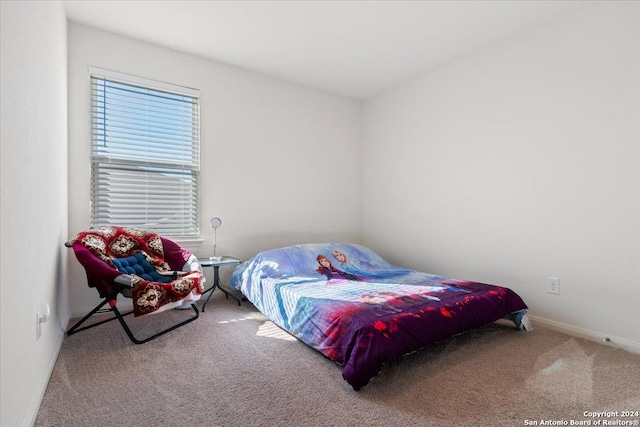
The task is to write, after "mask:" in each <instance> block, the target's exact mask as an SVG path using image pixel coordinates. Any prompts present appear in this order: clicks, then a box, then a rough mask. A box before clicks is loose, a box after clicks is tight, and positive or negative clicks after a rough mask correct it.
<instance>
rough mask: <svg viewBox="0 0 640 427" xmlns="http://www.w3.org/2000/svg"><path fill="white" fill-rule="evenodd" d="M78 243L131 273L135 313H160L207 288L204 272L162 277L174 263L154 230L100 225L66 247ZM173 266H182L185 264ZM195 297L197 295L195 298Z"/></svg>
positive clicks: (109, 262)
mask: <svg viewBox="0 0 640 427" xmlns="http://www.w3.org/2000/svg"><path fill="white" fill-rule="evenodd" d="M77 243H79V244H81V245H83V246H84V247H85V248H87V249H88V250H89V251H90V252H91V253H93V254H94V255H95V256H96V257H98V258H99V259H101V260H102V261H104V262H105V263H106V264H108V265H109V266H111V267H113V268H114V269H118V270H120V271H122V272H123V273H126V274H130V275H131V278H132V280H131V297H132V299H133V312H134V316H139V315H142V314H147V313H152V312H156V311H157V310H159V309H160V308H161V307H163V306H165V305H166V304H168V303H170V302H175V301H180V300H182V299H184V298H185V297H187V296H189V294H191V293H194V294H195V295H193V296H192V298H191V299H197V298H199V295H200V294H202V291H203V290H204V289H203V288H204V276H203V275H202V273H201V272H200V271H190V272H186V274H184V275H180V276H178V275H176V278H175V279H173V278H172V277H171V276H169V280H166V277H164V276H161V275H162V274H165V273H167V272H170V271H171V266H169V264H168V263H167V262H166V261H165V257H164V251H163V246H162V239H161V238H160V236H159V235H158V234H157V233H155V232H153V231H148V230H142V229H138V228H131V227H99V228H95V229H91V230H87V231H83V232H81V233H79V234H78V235H77V236H76V237H75V238H74V239H72V240H70V241H68V242H67V243H65V246H67V247H73V245H74V244H77ZM134 264H136V265H134ZM150 266H152V268H150ZM173 267H174V268H175V269H179V268H181V267H182V266H173ZM85 268H86V266H85ZM153 270H155V271H153ZM87 275H88V276H89V277H90V278H91V272H90V271H87ZM159 277H162V278H161V279H158V278H159ZM101 293H102V292H101ZM103 296H106V295H103ZM195 296H197V298H193V297H195ZM167 308H168V307H167Z"/></svg>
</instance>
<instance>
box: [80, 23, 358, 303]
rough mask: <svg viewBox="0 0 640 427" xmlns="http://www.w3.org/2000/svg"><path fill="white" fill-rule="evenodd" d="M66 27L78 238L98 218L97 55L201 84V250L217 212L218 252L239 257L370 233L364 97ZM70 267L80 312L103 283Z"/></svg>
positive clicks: (204, 252) (154, 75)
mask: <svg viewBox="0 0 640 427" xmlns="http://www.w3.org/2000/svg"><path fill="white" fill-rule="evenodd" d="M68 37H69V180H70V182H71V183H72V185H71V189H70V191H71V194H70V199H69V237H72V235H75V233H77V232H78V231H80V230H83V229H86V228H88V227H89V178H90V164H89V148H90V144H89V142H90V139H89V138H90V128H89V123H90V116H89V105H90V98H89V74H88V70H87V68H88V66H95V67H101V68H106V69H110V70H114V71H119V72H123V73H128V74H133V75H137V76H141V77H146V78H150V79H155V80H161V81H166V82H170V83H174V84H180V85H184V86H189V87H194V88H198V89H200V90H201V96H202V98H201V138H202V141H201V162H202V163H201V164H202V172H201V207H202V209H201V234H202V238H203V239H204V241H203V242H195V243H192V244H190V245H188V247H189V248H190V249H191V250H192V252H194V253H195V254H196V255H199V256H209V255H211V253H212V252H213V249H212V241H213V232H212V230H211V228H210V227H209V219H210V218H211V217H213V216H219V217H220V218H221V219H222V226H221V227H220V228H219V229H218V237H217V250H218V254H225V255H233V256H236V257H239V258H247V257H249V256H252V255H255V254H256V253H257V252H259V251H261V250H263V249H268V248H272V247H277V246H286V245H290V244H295V243H304V242H324V241H351V242H359V241H360V220H361V156H360V153H361V151H360V150H361V128H360V126H361V112H362V110H361V103H359V102H357V101H353V100H349V99H346V98H342V97H340V96H335V95H331V94H327V93H324V92H320V91H317V90H313V89H310V88H306V87H303V86H299V85H296V84H292V83H288V82H286V81H283V80H279V79H276V78H272V77H268V76H265V75H261V74H257V73H254V72H250V71H246V70H243V69H240V68H235V67H231V66H227V65H224V64H221V63H217V62H213V61H209V60H205V59H203V58H199V57H196V56H192V55H188V54H185V53H181V52H177V51H173V50H170V49H166V48H162V47H159V46H156V45H152V44H148V43H145V42H142V41H137V40H134V39H131V38H127V37H123V36H119V35H115V34H112V33H107V32H103V31H100V30H97V29H93V28H90V27H86V26H82V25H79V24H76V23H69V35H68ZM185 244H186V243H185ZM208 273H209V274H210V273H211V272H208ZM221 273H223V271H222V270H221ZM69 274H70V305H71V310H72V312H73V313H74V314H82V313H83V312H84V311H88V310H89V309H91V308H93V306H95V304H96V303H97V293H96V292H95V291H94V290H92V289H89V288H88V287H87V286H86V279H85V276H84V272H83V270H81V268H80V267H79V265H78V264H77V262H76V260H75V258H73V257H71V258H70V261H69ZM224 274H225V275H228V271H225V272H224Z"/></svg>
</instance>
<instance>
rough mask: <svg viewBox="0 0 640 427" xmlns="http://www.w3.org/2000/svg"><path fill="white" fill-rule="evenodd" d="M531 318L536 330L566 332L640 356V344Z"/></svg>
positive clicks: (547, 320)
mask: <svg viewBox="0 0 640 427" xmlns="http://www.w3.org/2000/svg"><path fill="white" fill-rule="evenodd" d="M529 317H530V318H531V321H532V322H533V328H534V330H535V327H536V325H540V326H542V327H546V328H548V329H553V330H554V331H558V332H564V333H566V334H568V335H572V336H574V337H579V338H584V339H588V340H590V341H595V342H599V343H600V344H604V345H608V346H611V347H616V348H621V349H623V350H627V351H630V352H632V353H637V354H640V343H638V342H635V341H631V340H627V339H624V338H620V337H614V336H611V335H607V334H603V333H601V332H596V331H591V330H588V329H582V328H578V327H576V326H571V325H567V324H565V323H561V322H556V321H555V320H549V319H544V318H542V317H538V316H532V315H529ZM607 338H608V340H607Z"/></svg>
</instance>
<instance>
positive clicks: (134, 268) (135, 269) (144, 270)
mask: <svg viewBox="0 0 640 427" xmlns="http://www.w3.org/2000/svg"><path fill="white" fill-rule="evenodd" d="M111 261H113V264H114V265H115V266H116V268H117V269H118V271H121V272H123V273H125V274H135V275H136V276H138V277H141V278H143V279H144V280H147V281H150V282H160V283H169V282H171V281H172V280H174V279H175V277H173V276H165V275H162V274H160V273H158V271H157V270H156V269H155V267H154V266H153V265H151V263H149V261H147V259H146V258H145V256H144V255H143V254H142V252H136V253H135V254H134V255H133V256H130V257H126V258H112V259H111Z"/></svg>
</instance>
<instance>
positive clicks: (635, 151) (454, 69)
mask: <svg viewBox="0 0 640 427" xmlns="http://www.w3.org/2000/svg"><path fill="white" fill-rule="evenodd" d="M639 8H640V3H637V2H619V3H618V2H610V3H606V2H600V3H593V4H590V5H589V6H588V7H587V8H585V9H582V10H580V12H579V13H577V14H575V15H573V16H571V17H569V18H565V19H563V20H561V21H558V22H555V23H553V24H550V25H548V26H547V27H545V28H541V29H539V30H538V31H536V32H534V33H528V34H519V35H514V36H513V37H511V38H509V39H508V40H505V41H503V42H501V43H498V44H495V45H493V46H490V47H487V48H486V49H484V50H482V51H476V53H475V54H474V55H473V56H469V57H466V58H464V59H460V60H458V61H456V62H454V63H450V64H448V65H446V66H443V67H442V68H440V69H438V70H435V71H433V72H430V73H428V74H425V75H423V76H421V77H419V78H417V79H415V80H413V81H411V82H409V83H407V84H404V85H402V86H401V87H398V88H396V89H394V90H391V91H388V92H386V93H384V94H382V95H380V96H378V97H376V98H374V99H372V100H369V101H368V102H366V103H365V106H364V112H363V128H364V136H363V147H364V164H363V176H364V180H363V215H364V220H363V242H364V243H365V244H367V245H369V246H371V247H373V248H374V249H377V250H378V252H380V253H381V254H383V255H385V256H386V257H387V258H389V259H391V260H393V261H394V262H396V263H400V264H405V265H410V266H412V267H414V268H419V269H423V270H426V271H429V272H432V273H437V274H442V275H446V276H449V277H455V278H459V279H470V280H476V281H480V282H488V283H495V284H501V285H504V286H508V287H510V288H512V289H514V290H515V291H517V292H518V293H519V294H520V295H521V296H522V297H523V298H524V300H525V301H526V302H527V304H528V305H529V306H530V312H531V313H532V314H533V315H535V316H538V317H540V318H542V319H543V320H544V319H546V320H547V322H546V323H547V324H548V325H555V326H556V327H559V328H564V329H566V330H568V331H572V332H576V333H578V334H580V333H585V334H586V335H592V336H594V337H595V336H610V337H611V338H612V339H614V342H616V343H618V344H621V345H623V346H625V345H630V346H632V347H635V349H636V351H637V350H639V349H640V328H638V318H637V313H638V303H640V286H639V283H640V282H639V280H640V130H639V126H640V33H639V31H640V19H639V18H640V16H639V12H640V11H639ZM547 276H555V277H559V278H560V295H551V294H548V293H546V284H545V281H546V277H547Z"/></svg>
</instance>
